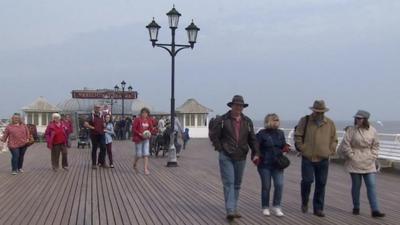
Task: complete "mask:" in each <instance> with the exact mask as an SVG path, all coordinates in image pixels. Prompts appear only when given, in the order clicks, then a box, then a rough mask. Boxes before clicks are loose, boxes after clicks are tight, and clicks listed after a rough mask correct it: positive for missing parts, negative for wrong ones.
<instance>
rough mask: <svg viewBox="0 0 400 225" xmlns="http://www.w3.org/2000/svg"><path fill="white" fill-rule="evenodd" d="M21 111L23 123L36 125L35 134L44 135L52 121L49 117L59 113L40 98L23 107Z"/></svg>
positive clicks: (58, 110) (56, 108)
mask: <svg viewBox="0 0 400 225" xmlns="http://www.w3.org/2000/svg"><path fill="white" fill-rule="evenodd" d="M22 111H23V112H24V117H25V123H26V124H34V125H36V129H37V132H38V133H44V131H45V130H46V127H47V125H48V124H49V123H50V122H51V120H52V118H51V115H52V114H53V113H59V112H60V111H61V110H60V109H59V108H58V107H56V106H53V105H52V104H50V103H49V102H48V101H47V100H46V99H45V98H43V97H42V96H40V97H39V98H37V99H36V100H35V101H34V102H32V103H31V104H30V105H27V106H25V107H23V108H22Z"/></svg>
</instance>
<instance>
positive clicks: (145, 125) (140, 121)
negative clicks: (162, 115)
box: [132, 108, 153, 175]
mask: <svg viewBox="0 0 400 225" xmlns="http://www.w3.org/2000/svg"><path fill="white" fill-rule="evenodd" d="M149 115H150V110H149V109H148V108H142V109H141V110H140V116H139V117H137V118H136V119H135V120H134V121H133V125H132V134H133V135H132V136H133V137H132V140H133V142H135V144H136V155H135V159H134V163H133V168H134V169H135V171H137V162H138V160H139V159H140V158H143V159H144V174H146V175H149V174H150V171H149V168H148V164H149V155H150V141H149V139H150V137H151V131H153V123H152V121H151V119H150V117H149Z"/></svg>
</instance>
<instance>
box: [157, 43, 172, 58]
mask: <svg viewBox="0 0 400 225" xmlns="http://www.w3.org/2000/svg"><path fill="white" fill-rule="evenodd" d="M156 46H157V47H159V48H163V49H165V50H166V51H167V52H168V53H169V55H170V56H172V51H171V50H170V49H169V48H167V47H165V46H170V45H166V44H156Z"/></svg>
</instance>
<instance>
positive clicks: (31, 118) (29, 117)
mask: <svg viewBox="0 0 400 225" xmlns="http://www.w3.org/2000/svg"><path fill="white" fill-rule="evenodd" d="M26 117H27V119H28V124H32V123H33V117H32V113H29V112H28V113H27V115H26Z"/></svg>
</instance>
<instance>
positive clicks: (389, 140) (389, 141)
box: [282, 128, 400, 166]
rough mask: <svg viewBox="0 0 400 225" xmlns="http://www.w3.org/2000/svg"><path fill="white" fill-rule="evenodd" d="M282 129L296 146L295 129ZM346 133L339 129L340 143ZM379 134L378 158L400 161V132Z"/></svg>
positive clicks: (389, 161)
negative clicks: (294, 139)
mask: <svg viewBox="0 0 400 225" xmlns="http://www.w3.org/2000/svg"><path fill="white" fill-rule="evenodd" d="M282 130H283V131H284V132H285V136H286V141H287V142H288V143H289V144H291V145H292V146H294V141H293V136H294V129H288V128H282ZM344 133H345V132H344V131H337V135H338V139H339V143H340V142H341V141H342V139H343V136H344ZM378 135H379V142H380V148H379V153H378V154H379V156H378V159H381V160H385V161H386V163H385V164H387V166H391V164H392V162H400V134H387V133H378ZM293 150H294V149H293Z"/></svg>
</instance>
